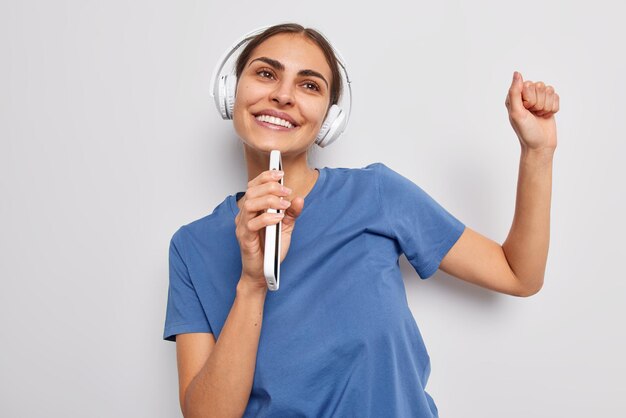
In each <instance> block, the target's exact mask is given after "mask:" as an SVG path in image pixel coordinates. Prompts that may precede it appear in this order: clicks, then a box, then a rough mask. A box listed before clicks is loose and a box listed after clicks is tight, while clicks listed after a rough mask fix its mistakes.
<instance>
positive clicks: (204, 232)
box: [171, 195, 236, 246]
mask: <svg viewBox="0 0 626 418" xmlns="http://www.w3.org/2000/svg"><path fill="white" fill-rule="evenodd" d="M235 202H236V201H235V198H234V196H232V195H230V196H227V197H226V198H225V199H224V200H223V201H222V202H221V203H220V204H218V205H217V206H216V207H215V208H214V209H213V211H212V212H211V213H210V214H208V215H205V216H203V217H201V218H198V219H195V220H193V221H190V222H187V223H185V224H183V225H182V226H180V227H179V228H178V229H177V230H176V232H174V234H173V235H172V238H171V241H172V243H174V244H176V245H181V246H184V245H185V243H186V242H188V241H190V240H196V239H201V238H202V237H211V236H212V237H215V236H216V235H219V233H220V231H223V232H227V231H229V230H230V229H232V228H234V217H235V214H234V212H233V210H234V209H233V208H232V205H233V204H234V205H236V203H235Z"/></svg>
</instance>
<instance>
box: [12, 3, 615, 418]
mask: <svg viewBox="0 0 626 418" xmlns="http://www.w3.org/2000/svg"><path fill="white" fill-rule="evenodd" d="M383 3H384V4H383V5H378V6H376V7H373V8H371V7H369V6H366V5H365V4H364V3H362V2H352V3H348V2H344V3H341V2H337V1H325V0H320V1H316V2H305V3H296V2H293V1H274V2H258V1H257V2H246V3H242V2H223V4H217V2H207V1H164V0H151V1H145V0H144V1H132V2H131V1H119V0H118V1H107V2H103V1H98V2H97V1H78V0H76V1H54V2H51V1H44V0H38V1H33V0H29V1H24V0H20V1H18V0H14V1H6V0H2V1H0V187H1V198H0V222H1V224H0V228H1V229H0V257H1V259H0V261H1V265H0V275H1V277H0V280H1V284H2V290H1V291H0V321H1V331H2V332H1V334H0V335H1V336H0V347H1V350H2V355H1V356H0V416H3V417H29V418H30V417H33V418H34V417H42V416H46V417H70V416H71V417H152V418H153V417H176V416H180V410H179V405H178V381H177V372H176V357H175V344H173V343H171V342H166V341H163V340H162V333H163V323H164V319H165V307H166V298H167V285H168V277H167V275H168V273H167V272H168V268H167V256H168V245H169V239H170V238H171V236H172V234H173V233H174V232H175V231H176V229H178V227H179V226H181V225H182V224H186V223H189V222H191V221H193V220H195V219H198V218H200V217H203V216H205V215H207V214H208V213H210V212H211V211H212V209H213V208H214V207H215V206H216V205H217V204H218V203H219V202H221V201H222V200H223V199H224V197H225V196H226V195H228V194H232V193H234V192H236V191H240V190H245V185H246V181H247V177H246V172H245V165H244V160H243V154H242V150H241V145H240V143H239V142H238V140H237V138H236V136H235V134H234V131H233V129H232V125H231V123H230V122H225V121H222V120H221V118H220V116H219V115H218V113H217V111H216V110H215V108H214V106H213V103H212V102H211V101H210V99H209V78H210V75H211V72H212V70H213V67H214V65H215V63H216V61H217V59H218V58H219V56H220V55H221V54H222V53H223V51H224V49H226V48H227V47H228V46H229V45H230V44H231V43H232V42H233V41H234V40H236V39H237V38H238V37H239V36H241V35H243V34H244V33H246V32H248V31H250V30H253V29H255V28H258V27H260V26H264V25H268V24H273V23H279V22H284V21H295V22H299V23H302V24H304V25H305V26H312V27H314V28H317V29H319V30H321V31H322V32H323V33H324V34H325V35H326V36H327V37H329V38H330V40H331V41H332V42H333V44H334V45H335V47H336V48H337V49H339V51H340V52H341V53H342V55H343V56H344V58H345V60H346V62H347V66H348V70H349V73H350V76H351V78H352V80H353V93H354V107H353V112H352V118H351V121H350V124H349V127H348V130H347V132H346V135H345V136H344V137H342V138H341V139H340V140H339V141H338V142H336V143H333V144H332V145H330V146H329V147H327V148H325V149H320V148H317V149H316V150H315V152H314V154H313V158H312V161H313V162H314V165H315V166H317V167H323V166H328V167H362V166H364V165H366V164H369V163H371V162H376V161H381V162H384V163H385V164H386V165H388V166H389V167H391V168H393V169H394V170H396V171H398V172H399V173H401V174H403V175H404V176H406V177H408V178H410V179H411V180H413V181H414V182H415V183H417V184H418V185H420V186H421V187H422V188H424V189H425V190H426V191H427V192H428V193H429V194H431V196H433V197H434V198H435V199H436V200H437V201H438V202H439V203H441V204H442V205H443V206H444V207H445V208H446V209H447V210H449V211H450V212H451V213H453V214H454V215H455V216H456V217H458V218H459V219H460V220H462V221H463V222H464V223H466V224H467V225H468V226H470V227H472V228H473V229H475V230H477V231H479V232H481V233H482V234H484V235H486V236H488V237H490V238H492V239H494V240H496V241H498V242H500V243H501V242H502V241H503V240H504V239H505V238H506V236H507V234H508V231H509V228H510V226H511V221H512V217H513V211H514V205H515V191H516V182H517V170H518V162H519V143H518V140H517V137H516V136H515V133H514V132H513V130H512V128H511V127H510V124H509V121H508V116H507V112H506V108H505V106H504V100H505V96H506V93H507V90H508V88H509V85H510V82H511V77H512V75H513V71H515V70H518V71H520V72H521V73H522V75H523V76H524V78H525V79H529V80H532V81H538V80H541V81H544V82H545V83H546V84H550V85H553V86H554V87H555V89H556V91H557V93H558V94H559V95H560V97H561V110H560V112H559V113H558V114H557V127H558V141H559V145H558V148H557V152H556V155H555V160H554V178H553V200H552V228H551V234H552V235H551V246H550V254H549V259H548V266H547V271H546V276H545V285H544V287H543V289H542V290H541V292H539V293H538V294H537V295H535V296H532V297H530V298H515V297H512V296H507V295H504V294H498V293H494V292H492V291H489V290H486V289H483V288H480V287H477V286H473V285H470V284H468V283H466V282H463V281H461V280H458V279H455V278H453V277H450V276H447V275H445V274H443V273H441V272H439V273H437V274H436V275H435V276H434V277H432V278H431V279H429V280H426V281H422V280H420V279H419V277H418V276H417V274H416V273H415V271H414V270H413V269H412V267H411V266H410V265H409V264H408V262H407V261H406V259H404V258H403V259H402V270H403V273H404V276H405V283H406V287H407V292H408V298H409V303H410V306H411V309H412V311H413V314H414V316H415V318H416V321H417V323H418V325H419V327H420V330H421V332H422V335H423V336H424V339H425V342H426V345H427V349H428V351H429V354H430V356H431V361H432V374H431V377H430V380H429V382H428V385H427V388H426V389H427V391H428V392H429V393H430V394H431V395H432V396H433V398H434V399H435V402H436V403H437V406H438V408H439V411H440V415H441V417H444V418H448V417H452V418H455V417H480V418H488V417H493V418H497V417H508V418H518V417H519V418H522V417H524V418H526V417H556V416H559V417H565V416H567V417H570V418H575V417H576V418H577V417H581V418H582V417H600V416H604V417H609V416H612V417H616V416H624V414H626V406H625V405H624V401H623V395H624V393H625V392H626V383H624V379H623V376H624V375H625V374H626V365H625V362H624V357H623V353H624V352H626V346H625V345H626V344H625V338H624V337H625V331H624V329H625V327H624V325H623V321H620V320H619V318H623V317H624V315H625V314H626V307H625V305H626V304H625V302H626V298H625V293H626V292H625V290H626V284H625V280H624V273H623V270H622V268H621V267H622V265H623V258H622V257H623V250H624V244H623V237H624V234H625V232H626V230H625V229H626V228H625V222H624V220H623V219H624V213H625V212H626V208H625V199H624V178H625V176H624V175H625V173H624V171H625V169H624V152H625V151H626V146H625V141H624V140H625V139H626V138H625V137H624V130H623V121H624V115H625V114H626V106H625V104H624V103H625V99H624V98H625V94H624V93H626V89H625V87H624V86H625V83H624V79H625V78H626V68H625V65H624V61H625V60H624V53H623V48H624V43H623V40H624V39H626V30H625V29H624V26H623V25H622V23H623V17H624V10H623V9H622V7H623V6H621V5H619V6H618V4H619V3H618V2H612V3H611V2H608V1H595V2H592V3H584V4H585V5H584V6H582V5H581V4H583V3H579V2H568V1H564V0H563V1H557V2H549V1H526V2H515V3H513V2H510V3H509V2H502V1H495V0H494V1H485V0H480V1H474V2H471V3H467V2H465V3H464V2H460V1H444V2H406V3H404V2H399V1H396V0H389V1H385V2H383ZM620 119H621V121H622V122H620V121H619V120H620Z"/></svg>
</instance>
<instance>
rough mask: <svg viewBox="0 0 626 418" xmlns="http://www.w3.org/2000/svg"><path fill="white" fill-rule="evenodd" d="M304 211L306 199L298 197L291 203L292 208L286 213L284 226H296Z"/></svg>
mask: <svg viewBox="0 0 626 418" xmlns="http://www.w3.org/2000/svg"><path fill="white" fill-rule="evenodd" d="M302 209H304V199H303V198H301V197H299V196H298V197H296V198H294V199H293V200H292V201H291V206H290V207H289V209H287V210H286V211H285V218H284V219H283V225H285V226H291V225H293V224H295V222H296V218H297V217H298V216H300V214H301V213H302Z"/></svg>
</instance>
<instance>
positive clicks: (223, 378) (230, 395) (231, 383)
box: [184, 280, 267, 418]
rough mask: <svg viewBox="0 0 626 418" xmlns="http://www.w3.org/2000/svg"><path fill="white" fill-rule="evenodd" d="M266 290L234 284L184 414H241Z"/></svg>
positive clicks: (251, 374)
mask: <svg viewBox="0 0 626 418" xmlns="http://www.w3.org/2000/svg"><path fill="white" fill-rule="evenodd" d="M266 292H267V290H265V292H259V291H258V290H255V291H252V290H249V289H247V288H245V287H242V281H241V280H240V281H239V285H238V286H237V295H236V297H235V301H234V303H233V306H232V307H231V310H230V312H229V314H228V317H227V318H226V322H225V323H224V327H223V328H222V332H221V333H220V335H219V338H218V339H217V341H216V342H215V346H214V347H213V350H212V351H211V355H210V356H209V358H208V359H207V361H206V363H205V365H204V366H203V367H202V369H201V370H200V372H199V373H198V375H197V376H196V377H195V378H194V379H193V381H192V382H191V383H190V384H189V388H188V389H187V393H186V395H185V408H184V411H185V417H186V418H195V417H202V418H206V417H241V416H242V415H243V413H244V411H245V409H246V406H247V404H248V401H249V398H250V391H251V389H252V381H253V377H254V369H255V367H256V356H257V350H258V346H259V337H260V334H261V324H262V321H263V309H264V305H265V293H266Z"/></svg>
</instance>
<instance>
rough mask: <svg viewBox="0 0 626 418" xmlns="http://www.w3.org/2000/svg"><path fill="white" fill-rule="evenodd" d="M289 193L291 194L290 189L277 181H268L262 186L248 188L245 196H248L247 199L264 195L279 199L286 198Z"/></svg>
mask: <svg viewBox="0 0 626 418" xmlns="http://www.w3.org/2000/svg"><path fill="white" fill-rule="evenodd" d="M291 192H292V190H291V189H289V188H288V187H285V186H283V185H282V184H280V183H278V182H277V181H270V182H268V183H263V184H259V185H256V186H252V187H250V188H249V189H248V190H247V191H246V196H248V199H256V198H259V197H261V196H265V195H276V196H279V197H286V196H289V195H290V194H291Z"/></svg>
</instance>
